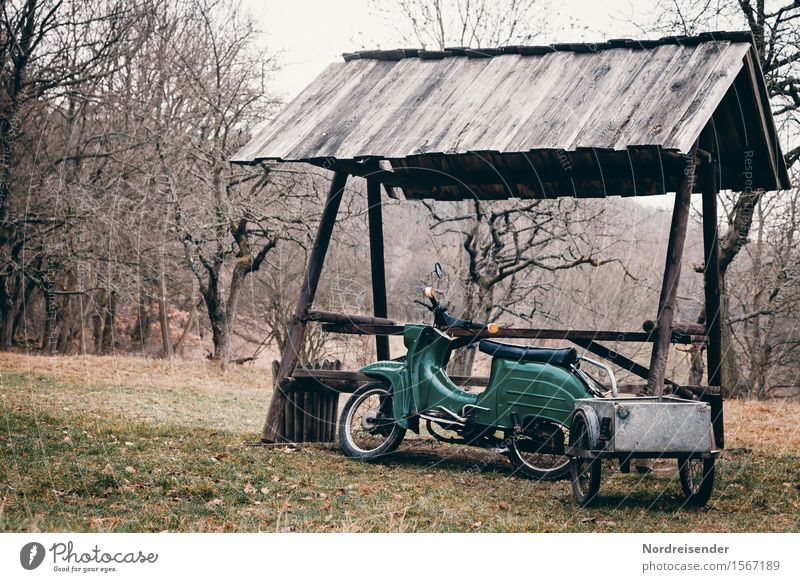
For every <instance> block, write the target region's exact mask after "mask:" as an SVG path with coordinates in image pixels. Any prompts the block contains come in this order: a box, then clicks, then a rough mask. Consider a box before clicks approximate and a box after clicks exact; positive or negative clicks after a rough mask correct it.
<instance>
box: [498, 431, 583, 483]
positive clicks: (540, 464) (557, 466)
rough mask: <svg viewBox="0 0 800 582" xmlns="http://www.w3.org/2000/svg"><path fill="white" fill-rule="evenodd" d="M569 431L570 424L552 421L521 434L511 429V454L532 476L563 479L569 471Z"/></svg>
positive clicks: (525, 473)
mask: <svg viewBox="0 0 800 582" xmlns="http://www.w3.org/2000/svg"><path fill="white" fill-rule="evenodd" d="M568 433H569V430H568V429H567V427H564V426H559V425H557V424H553V423H549V422H548V423H546V424H541V425H538V426H535V427H531V428H530V429H526V430H524V431H523V432H522V433H521V434H517V433H509V434H508V435H507V438H508V441H509V445H508V458H509V460H510V461H511V464H512V465H514V468H515V469H516V470H517V471H519V472H520V473H521V474H522V475H524V476H525V477H527V478H528V479H539V480H546V481H555V480H558V479H562V478H564V477H566V476H567V473H569V457H568V456H567V455H566V452H565V450H564V442H566V440H567V437H568Z"/></svg>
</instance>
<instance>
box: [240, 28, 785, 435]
mask: <svg viewBox="0 0 800 582" xmlns="http://www.w3.org/2000/svg"><path fill="white" fill-rule="evenodd" d="M265 160H272V161H286V162H308V163H309V164H313V165H315V166H320V167H323V168H326V169H329V170H332V171H333V172H334V174H333V180H332V183H331V186H330V190H329V193H328V198H327V201H326V205H325V207H324V209H323V210H322V218H321V221H320V225H319V231H318V232H317V235H316V239H315V241H314V245H313V248H312V250H311V253H310V257H309V264H308V269H307V273H306V277H305V280H304V282H303V286H302V290H301V293H300V297H299V299H298V303H297V308H296V312H295V315H294V321H293V324H292V328H291V333H290V341H289V342H288V346H287V348H286V350H285V353H284V355H283V359H282V361H281V362H280V365H279V366H277V367H276V368H277V369H276V370H275V374H274V376H275V378H274V379H275V393H274V396H273V399H272V402H271V405H270V410H269V414H268V417H267V421H266V423H265V427H264V432H263V435H262V440H264V441H267V442H278V441H284V440H298V432H300V433H302V432H303V431H298V430H297V423H298V422H300V420H299V417H302V418H304V419H305V420H304V422H312V423H313V422H322V423H331V422H335V417H336V410H335V406H334V407H333V410H332V411H331V406H330V404H327V405H325V404H323V405H320V404H319V403H318V402H317V401H316V400H315V398H314V397H313V396H312V397H310V398H309V396H308V394H312V395H313V394H314V393H319V394H325V393H330V391H333V392H347V391H352V390H353V389H354V388H355V387H356V386H357V385H358V384H359V383H361V382H364V381H366V380H367V378H366V377H365V376H363V375H362V374H360V373H358V372H353V371H342V370H338V369H335V370H331V369H327V370H307V369H305V368H304V367H303V366H302V365H300V363H299V362H298V346H299V345H300V344H301V343H302V340H303V337H304V334H305V330H306V326H307V325H309V324H319V323H321V324H322V325H323V327H324V328H325V329H326V330H328V331H332V332H340V333H359V334H372V335H375V336H376V344H377V356H378V358H379V359H387V358H389V356H390V354H389V344H388V339H387V336H388V335H391V334H399V333H402V329H403V328H402V325H399V324H397V323H396V322H395V321H393V320H390V319H388V313H387V302H386V286H385V277H384V268H385V267H384V261H383V232H382V221H381V185H383V186H384V189H386V190H387V192H391V193H392V194H393V195H395V196H397V195H398V191H400V192H402V194H403V196H404V197H405V198H406V199H421V198H425V199H435V200H463V199H469V198H476V199H481V200H485V199H508V198H521V199H525V198H554V197H559V196H571V197H579V198H581V197H585V198H598V197H606V196H614V195H619V196H649V195H659V194H665V193H667V192H675V193H676V197H675V206H674V211H673V215H672V224H671V230H670V238H669V243H668V247H667V257H666V264H665V269H664V278H663V285H662V289H661V295H660V298H659V303H658V308H657V312H656V319H655V321H654V322H651V323H649V324H647V325H645V326H644V329H643V330H642V331H620V330H573V329H570V330H553V329H530V328H505V329H501V330H500V332H499V333H496V334H494V335H493V337H508V338H526V339H564V340H568V341H571V342H573V343H575V344H576V345H578V346H580V347H582V348H584V349H586V350H588V351H590V352H592V353H594V354H596V355H599V356H600V357H603V358H606V359H608V360H609V361H611V362H613V363H615V364H617V365H619V366H621V367H623V368H625V369H627V370H630V371H631V372H633V373H634V374H636V375H639V376H640V377H642V378H643V379H645V380H646V381H647V391H648V392H649V393H653V394H662V393H664V391H665V388H666V389H668V390H670V391H672V392H674V393H678V394H682V395H684V396H690V397H691V396H693V397H695V398H701V399H703V400H706V401H709V402H710V403H711V405H712V414H713V418H714V433H715V437H716V441H717V443H716V444H717V446H719V447H722V446H723V445H724V434H723V425H722V397H721V390H720V383H721V382H720V363H721V359H722V354H721V349H722V348H721V339H720V338H721V331H720V320H719V307H720V280H719V256H718V241H717V194H718V191H719V189H720V188H724V189H732V190H737V191H746V190H750V189H752V190H755V189H764V190H775V189H783V188H788V187H789V178H788V175H787V171H786V167H785V165H784V162H783V157H782V154H781V150H780V145H779V143H778V140H777V136H776V130H775V126H774V122H773V119H772V114H771V111H770V107H769V101H768V94H767V91H766V87H765V84H764V79H763V75H762V72H761V69H760V66H759V61H758V57H757V53H756V50H755V46H754V44H753V40H752V37H751V35H750V34H749V33H740V32H719V33H707V34H702V35H699V36H696V37H666V38H662V39H659V40H646V41H634V40H627V39H623V40H611V41H608V42H604V43H599V44H554V45H550V46H510V47H502V48H495V49H469V48H451V49H446V50H444V51H426V50H417V49H398V50H386V51H361V52H358V53H347V54H345V55H344V61H343V62H340V63H334V64H331V65H330V66H329V67H328V68H327V69H326V70H325V71H324V72H323V73H322V74H320V75H319V77H317V79H316V80H315V81H314V82H312V83H311V85H309V86H308V87H307V88H306V89H305V90H304V91H303V92H302V93H301V94H300V95H299V96H298V97H297V98H296V99H295V100H294V101H292V102H291V103H290V104H289V105H288V106H287V107H286V109H284V110H283V112H282V113H280V114H279V115H278V116H277V117H276V119H275V120H274V121H273V122H272V123H270V124H269V125H268V126H266V127H265V128H264V129H263V130H262V131H261V132H260V133H259V134H258V135H257V136H256V137H254V138H253V139H252V141H250V143H248V144H247V145H246V146H245V147H243V148H242V149H241V150H240V151H239V152H238V153H237V154H236V155H235V156H234V158H233V160H232V161H233V162H234V163H241V164H255V163H259V162H261V161H265ZM348 176H358V177H362V178H365V179H366V181H367V197H368V204H369V213H368V218H369V228H370V251H371V253H370V254H371V269H372V271H371V272H372V291H373V305H374V317H368V316H361V315H349V314H341V313H329V312H322V311H317V310H314V309H313V302H314V294H315V291H316V288H317V283H318V281H319V277H320V273H321V270H322V265H323V262H324V260H325V255H326V250H327V247H328V243H329V241H330V237H331V232H332V230H333V227H334V224H335V221H336V215H337V210H338V207H339V203H340V201H341V196H342V192H343V189H344V186H345V182H346V181H347V179H348ZM694 192H697V193H700V194H701V195H702V209H703V240H704V255H705V307H706V314H708V315H707V317H706V324H705V325H704V326H702V325H700V326H699V325H696V324H682V323H679V322H676V321H674V313H675V305H676V292H677V287H678V281H679V279H680V270H681V259H682V256H683V247H684V241H685V236H686V230H687V223H688V218H689V206H690V200H691V195H692V193H694ZM454 333H455V332H454ZM458 333H460V332H458ZM463 333H464V334H471V333H472V332H466V331H464V332H463ZM604 341H632V342H650V343H652V346H653V348H652V356H651V360H650V365H649V367H645V366H643V365H640V364H638V363H636V362H634V361H632V360H630V359H628V358H625V357H623V356H622V355H620V354H617V353H616V352H614V351H613V350H611V349H610V348H608V347H607V346H606V345H604V344H603V343H602V342H604ZM693 341H705V342H707V346H708V347H707V358H708V379H709V380H708V386H705V387H697V386H695V387H686V386H678V385H677V384H676V383H675V382H673V381H672V380H670V379H669V378H666V377H665V374H666V367H667V356H668V351H669V345H670V343H675V342H677V343H689V342H693ZM485 380H486V379H481V378H475V377H470V378H460V379H456V381H462V382H465V383H473V384H475V383H478V384H479V383H481V382H482V381H483V382H485ZM300 393H302V394H305V395H304V396H303V397H301V398H298V397H297V396H296V395H297V394H300ZM320 398H323V397H322V396H321V397H320ZM328 400H330V398H328ZM320 410H322V411H323V412H322V414H321V416H319V415H318V416H316V417H314V418H316V419H317V420H312V419H311V417H312V416H313V414H310V412H313V411H320ZM298 411H299V412H298ZM306 432H308V431H306ZM311 433H313V434H317V433H318V434H322V435H325V438H332V431H330V430H327V431H326V430H317V431H314V430H312V431H311ZM301 437H302V434H301Z"/></svg>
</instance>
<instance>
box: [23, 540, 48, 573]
mask: <svg viewBox="0 0 800 582" xmlns="http://www.w3.org/2000/svg"><path fill="white" fill-rule="evenodd" d="M44 553H45V552H44V546H43V545H42V544H40V543H39V542H30V543H28V544H25V545H24V546H22V549H21V550H20V551H19V563H20V564H22V567H23V568H25V569H26V570H35V569H36V568H38V567H39V566H41V564H42V562H43V561H44Z"/></svg>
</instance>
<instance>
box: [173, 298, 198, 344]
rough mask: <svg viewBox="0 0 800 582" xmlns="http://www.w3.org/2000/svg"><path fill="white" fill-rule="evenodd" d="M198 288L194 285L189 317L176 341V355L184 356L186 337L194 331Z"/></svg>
mask: <svg viewBox="0 0 800 582" xmlns="http://www.w3.org/2000/svg"><path fill="white" fill-rule="evenodd" d="M196 293H197V292H196V290H195V288H194V286H193V287H192V296H191V299H189V303H190V304H191V307H190V308H189V319H187V320H186V325H184V326H183V332H182V333H181V337H180V338H178V341H177V342H176V343H175V355H177V356H179V357H180V356H183V349H184V347H185V346H186V338H187V337H189V333H190V332H191V331H192V327H194V323H195V321H196V320H197V296H196Z"/></svg>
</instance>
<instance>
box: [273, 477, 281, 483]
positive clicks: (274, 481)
mask: <svg viewBox="0 0 800 582" xmlns="http://www.w3.org/2000/svg"><path fill="white" fill-rule="evenodd" d="M280 480H281V478H280V477H279V476H278V475H273V476H272V482H273V483H277V482H278V481H280Z"/></svg>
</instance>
